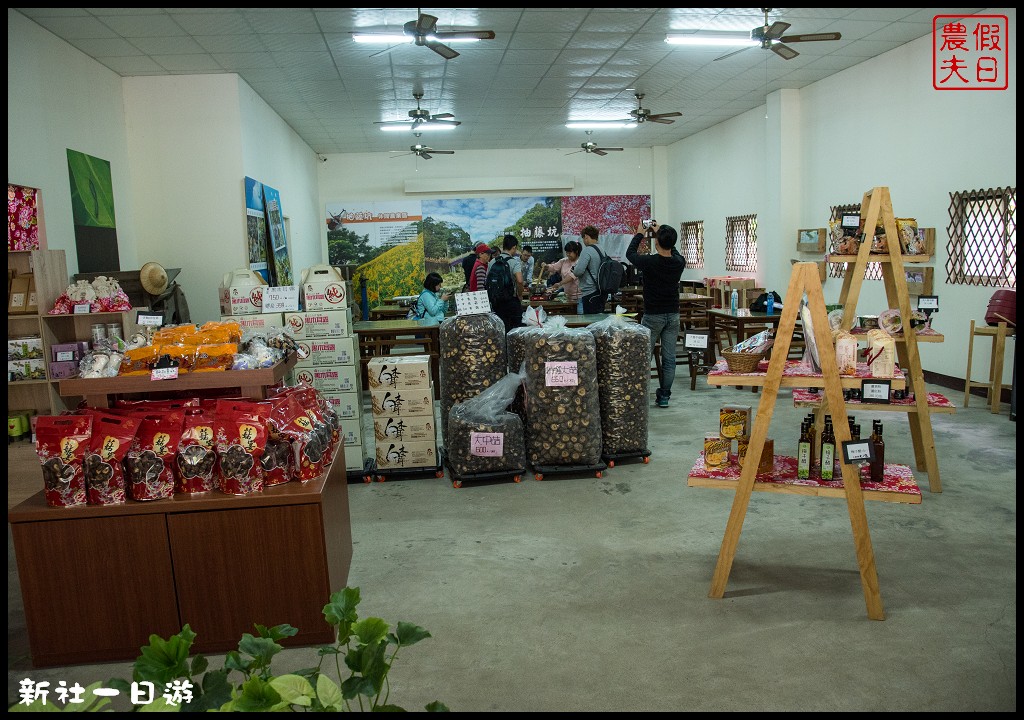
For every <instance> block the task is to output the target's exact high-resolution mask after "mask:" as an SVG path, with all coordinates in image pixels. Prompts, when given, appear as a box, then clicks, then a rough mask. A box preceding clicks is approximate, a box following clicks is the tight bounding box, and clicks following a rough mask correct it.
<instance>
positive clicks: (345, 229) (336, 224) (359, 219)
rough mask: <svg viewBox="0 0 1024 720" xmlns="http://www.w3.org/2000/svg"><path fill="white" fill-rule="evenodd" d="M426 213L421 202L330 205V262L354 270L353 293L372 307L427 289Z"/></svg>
mask: <svg viewBox="0 0 1024 720" xmlns="http://www.w3.org/2000/svg"><path fill="white" fill-rule="evenodd" d="M422 219H423V215H422V212H421V208H420V201H419V200H396V201H394V202H348V203H329V204H328V205H327V206H326V216H325V220H326V222H327V262H328V263H329V264H330V265H332V266H342V265H347V266H350V270H351V275H350V277H351V278H352V294H353V297H354V298H355V299H356V302H361V300H360V299H361V298H362V293H363V291H364V289H365V292H366V299H367V301H368V303H369V307H377V306H378V305H381V304H387V303H390V302H391V300H392V298H394V297H396V296H399V295H418V294H419V293H420V291H421V290H422V289H423V278H424V277H425V273H424V264H423V233H422V230H421V221H422Z"/></svg>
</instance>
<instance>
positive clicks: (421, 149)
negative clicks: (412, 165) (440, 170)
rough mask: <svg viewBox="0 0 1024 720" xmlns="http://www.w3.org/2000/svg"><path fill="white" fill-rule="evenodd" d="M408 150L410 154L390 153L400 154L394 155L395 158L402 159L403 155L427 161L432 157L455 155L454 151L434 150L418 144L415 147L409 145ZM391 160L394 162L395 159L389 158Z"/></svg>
mask: <svg viewBox="0 0 1024 720" xmlns="http://www.w3.org/2000/svg"><path fill="white" fill-rule="evenodd" d="M409 150H410V152H401V151H400V150H392V151H391V152H398V153H401V154H399V155H395V157H403V156H405V155H415V156H416V157H421V158H423V159H424V160H429V159H430V158H432V157H433V156H434V155H454V154H455V151H454V150H435V149H434V148H430V147H427V146H426V145H420V144H419V143H416V144H415V145H410V146H409ZM391 159H392V160H394V159H395V158H391Z"/></svg>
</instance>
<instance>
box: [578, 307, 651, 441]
mask: <svg viewBox="0 0 1024 720" xmlns="http://www.w3.org/2000/svg"><path fill="white" fill-rule="evenodd" d="M587 330H589V331H590V332H591V333H592V334H593V336H594V340H595V341H596V343H597V380H598V386H599V388H600V391H599V395H600V401H601V437H602V443H603V447H604V453H605V454H606V455H616V454H620V453H629V452H638V451H643V450H646V449H647V413H648V405H649V403H648V402H647V387H648V384H649V383H650V375H651V363H650V355H651V331H650V330H649V329H648V328H647V327H645V326H643V325H641V324H639V323H637V322H634V321H632V320H629V319H628V318H626V317H623V316H622V315H609V316H608V317H607V318H605V319H604V320H600V321H598V322H596V323H593V324H591V325H589V326H587Z"/></svg>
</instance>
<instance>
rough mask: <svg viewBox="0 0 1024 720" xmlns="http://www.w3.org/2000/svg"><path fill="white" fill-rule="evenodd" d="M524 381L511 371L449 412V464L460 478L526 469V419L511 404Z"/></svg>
mask: <svg viewBox="0 0 1024 720" xmlns="http://www.w3.org/2000/svg"><path fill="white" fill-rule="evenodd" d="M521 383H522V376H521V375H519V374H518V373H509V374H508V375H506V376H505V377H503V378H502V379H501V380H498V382H496V383H494V384H493V385H491V387H489V388H487V389H486V390H484V391H483V392H482V393H480V394H479V395H477V396H476V397H473V398H470V399H469V400H466V401H464V402H460V403H457V404H456V405H455V406H454V407H452V409H451V412H450V413H449V414H448V445H447V448H448V465H449V467H450V468H451V471H452V473H453V474H454V475H455V477H456V478H463V477H466V476H472V475H479V474H482V473H497V472H504V471H516V472H522V471H523V470H525V469H526V436H525V434H524V431H523V421H522V420H521V419H520V417H519V416H518V415H516V414H515V413H512V412H509V411H508V406H509V404H510V403H511V402H512V399H513V398H514V397H515V395H516V390H517V389H518V388H519V386H520V384H521Z"/></svg>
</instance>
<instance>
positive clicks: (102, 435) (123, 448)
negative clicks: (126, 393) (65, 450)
mask: <svg viewBox="0 0 1024 720" xmlns="http://www.w3.org/2000/svg"><path fill="white" fill-rule="evenodd" d="M90 414H91V415H92V418H93V420H92V439H91V440H90V441H89V452H88V453H87V454H86V456H85V460H84V463H83V465H84V468H85V490H86V499H87V502H88V503H89V505H120V504H122V503H124V501H125V499H126V497H127V496H126V493H125V479H124V459H125V457H126V456H127V455H128V451H129V450H131V448H132V444H133V443H134V442H135V434H136V433H137V432H138V431H139V426H140V425H141V423H142V421H141V420H140V419H139V418H137V417H130V416H118V415H112V414H110V413H102V412H94V413H90Z"/></svg>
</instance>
